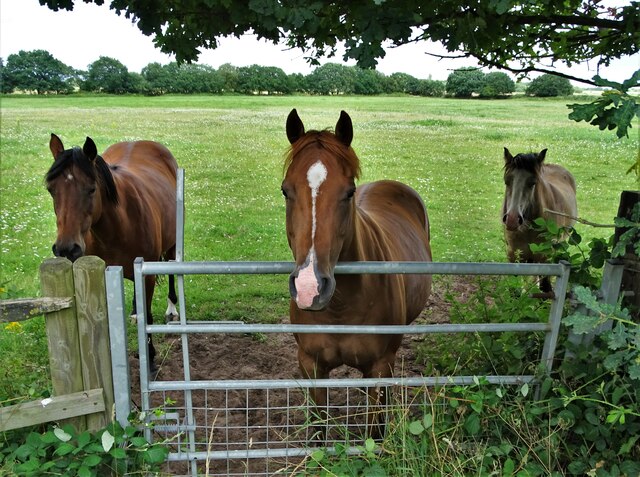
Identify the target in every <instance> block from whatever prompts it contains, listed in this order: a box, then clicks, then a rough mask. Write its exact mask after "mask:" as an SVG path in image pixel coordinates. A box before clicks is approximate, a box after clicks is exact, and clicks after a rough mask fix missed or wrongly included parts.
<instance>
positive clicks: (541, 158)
mask: <svg viewBox="0 0 640 477" xmlns="http://www.w3.org/2000/svg"><path fill="white" fill-rule="evenodd" d="M546 156H547V150H546V149H543V150H542V151H540V152H539V153H538V164H542V162H543V161H544V158H545V157H546Z"/></svg>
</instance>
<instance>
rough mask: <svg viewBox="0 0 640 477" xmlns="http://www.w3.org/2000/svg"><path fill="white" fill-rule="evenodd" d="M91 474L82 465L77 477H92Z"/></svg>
mask: <svg viewBox="0 0 640 477" xmlns="http://www.w3.org/2000/svg"><path fill="white" fill-rule="evenodd" d="M92 475H93V473H92V472H91V471H90V470H89V468H88V467H85V466H84V465H82V466H80V468H79V469H78V477H92Z"/></svg>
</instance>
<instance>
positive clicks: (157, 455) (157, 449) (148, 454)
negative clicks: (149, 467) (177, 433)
mask: <svg viewBox="0 0 640 477" xmlns="http://www.w3.org/2000/svg"><path fill="white" fill-rule="evenodd" d="M168 454H169V449H167V448H166V447H163V446H160V445H155V446H153V447H151V448H149V449H148V450H147V451H145V452H144V453H143V454H142V455H143V458H144V460H145V461H147V462H149V463H151V464H160V463H161V462H164V460H165V459H166V458H167V455H168Z"/></svg>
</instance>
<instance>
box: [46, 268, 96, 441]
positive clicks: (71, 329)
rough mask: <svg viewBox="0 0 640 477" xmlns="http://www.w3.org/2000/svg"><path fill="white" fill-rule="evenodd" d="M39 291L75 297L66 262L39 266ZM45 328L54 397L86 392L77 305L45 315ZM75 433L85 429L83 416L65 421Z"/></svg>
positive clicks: (52, 295)
mask: <svg viewBox="0 0 640 477" xmlns="http://www.w3.org/2000/svg"><path fill="white" fill-rule="evenodd" d="M40 288H41V290H42V295H43V296H50V297H72V296H74V286H73V272H72V264H71V262H70V261H69V260H67V259H66V258H50V259H47V260H45V261H44V262H43V263H42V264H41V265H40ZM45 325H46V329H47V340H48V343H49V366H50V368H51V384H52V387H53V395H54V396H63V395H65V394H72V393H76V392H79V391H83V390H84V386H83V383H82V367H81V365H80V348H79V346H78V345H77V343H78V340H79V338H78V322H77V320H76V310H75V303H74V306H72V307H71V308H67V309H64V310H60V311H55V312H53V313H49V314H47V315H46V319H45ZM64 422H65V423H69V424H72V425H73V426H74V427H75V428H76V429H85V428H86V418H85V417H84V416H79V417H74V418H70V419H68V420H65V421H64Z"/></svg>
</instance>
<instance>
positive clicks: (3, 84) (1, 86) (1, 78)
mask: <svg viewBox="0 0 640 477" xmlns="http://www.w3.org/2000/svg"><path fill="white" fill-rule="evenodd" d="M12 91H13V86H12V85H10V84H9V83H8V82H7V77H6V76H5V69H4V60H3V59H2V58H0V93H2V94H7V93H11V92H12Z"/></svg>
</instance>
